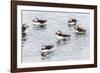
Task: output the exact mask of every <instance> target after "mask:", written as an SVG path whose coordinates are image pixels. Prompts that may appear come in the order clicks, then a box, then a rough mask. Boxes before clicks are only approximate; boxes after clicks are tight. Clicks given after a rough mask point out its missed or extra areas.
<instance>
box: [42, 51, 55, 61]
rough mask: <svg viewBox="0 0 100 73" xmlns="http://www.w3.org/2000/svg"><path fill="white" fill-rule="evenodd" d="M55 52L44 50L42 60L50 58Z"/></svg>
mask: <svg viewBox="0 0 100 73" xmlns="http://www.w3.org/2000/svg"><path fill="white" fill-rule="evenodd" d="M53 54H54V52H53V51H52V52H42V53H41V60H50V59H51V58H52V56H53Z"/></svg>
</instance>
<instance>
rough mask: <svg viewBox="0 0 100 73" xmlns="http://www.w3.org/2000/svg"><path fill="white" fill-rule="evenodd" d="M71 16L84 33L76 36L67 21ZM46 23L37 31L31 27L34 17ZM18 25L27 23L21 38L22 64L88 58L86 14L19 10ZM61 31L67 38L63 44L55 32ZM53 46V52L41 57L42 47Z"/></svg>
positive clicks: (88, 20) (88, 39)
mask: <svg viewBox="0 0 100 73" xmlns="http://www.w3.org/2000/svg"><path fill="white" fill-rule="evenodd" d="M70 16H74V17H75V18H76V19H77V20H78V22H79V23H80V24H82V25H83V26H84V28H85V29H86V30H87V31H86V34H81V35H80V34H76V33H75V29H74V27H73V26H71V27H69V26H68V24H67V21H68V19H69V17H70ZM36 17H38V18H40V19H43V20H47V22H46V23H45V24H46V27H45V28H40V29H37V27H36V26H34V25H33V24H32V20H33V19H34V18H36ZM21 21H22V24H24V23H25V24H27V25H28V26H29V27H28V28H27V32H26V35H25V36H24V37H22V39H24V40H22V48H21V49H22V51H21V52H22V54H21V55H22V56H21V58H22V62H23V63H32V62H48V61H49V62H50V61H71V60H89V59H90V14H88V13H87V14H86V13H75V12H48V11H27V10H23V11H22V18H21ZM58 30H61V31H62V32H64V33H66V34H70V35H71V37H70V39H69V40H66V41H58V40H57V39H56V37H55V32H57V31H58ZM50 44H54V45H55V46H54V48H55V50H54V51H52V52H50V53H47V54H46V55H42V54H41V52H40V50H41V48H42V45H50Z"/></svg>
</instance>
